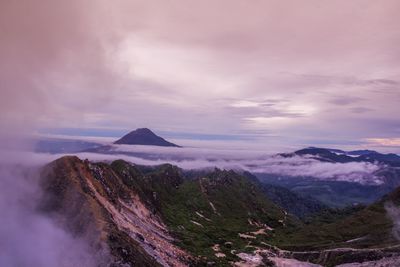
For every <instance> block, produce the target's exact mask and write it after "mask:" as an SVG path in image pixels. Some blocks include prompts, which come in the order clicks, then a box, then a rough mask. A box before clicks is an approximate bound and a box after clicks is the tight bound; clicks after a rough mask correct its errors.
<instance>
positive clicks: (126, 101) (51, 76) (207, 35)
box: [0, 0, 400, 153]
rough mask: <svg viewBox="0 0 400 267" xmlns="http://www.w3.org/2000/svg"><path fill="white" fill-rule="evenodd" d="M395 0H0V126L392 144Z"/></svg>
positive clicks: (398, 123) (251, 141) (398, 90)
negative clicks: (139, 128)
mask: <svg viewBox="0 0 400 267" xmlns="http://www.w3.org/2000/svg"><path fill="white" fill-rule="evenodd" d="M398 10H400V2H399V1H397V0H382V1H372V0H354V1H346V0H337V1H325V0H302V1H289V0H279V1H272V0H263V1H261V0H254V1H247V0H246V1H244V0H233V1H232V0H217V1H215V0H212V1H211V0H205V1H183V0H180V1H178V0H168V1H167V0H166V1H152V0H149V1H123V0H114V1H106V0H96V1H94V0H86V1H81V0H70V1H58V0H42V1H34V0H21V1H1V3H0V31H1V34H0V58H1V61H0V126H1V130H0V131H1V134H2V135H5V136H13V137H15V135H19V134H31V133H35V132H42V133H43V132H44V133H46V132H48V133H58V134H71V133H73V134H78V135H84V134H85V133H91V134H94V135H99V136H116V135H119V134H120V133H123V132H125V131H128V130H132V129H135V128H138V127H148V128H151V129H153V130H155V131H156V132H157V133H160V134H162V135H163V136H166V137H168V138H172V139H174V140H175V139H177V140H197V141H202V140H203V141H207V142H208V144H213V145H216V144H222V143H223V144H224V145H226V144H228V145H229V143H235V144H237V143H240V144H241V145H243V146H248V147H254V146H257V147H263V148H264V147H265V148H268V147H272V146H274V147H282V148H287V147H302V146H308V145H313V146H331V147H341V148H342V147H344V148H346V147H352V148H359V147H360V148H361V147H362V148H364V147H370V148H376V149H378V150H382V151H391V152H397V153H399V152H400V119H399V113H400V105H399V102H400V76H399V75H400V50H399V49H398V47H399V44H400V28H399V27H398V25H400V17H399V16H398Z"/></svg>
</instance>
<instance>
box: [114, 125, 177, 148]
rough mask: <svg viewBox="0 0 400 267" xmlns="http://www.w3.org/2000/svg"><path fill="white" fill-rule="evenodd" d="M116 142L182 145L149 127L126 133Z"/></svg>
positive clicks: (167, 145)
mask: <svg viewBox="0 0 400 267" xmlns="http://www.w3.org/2000/svg"><path fill="white" fill-rule="evenodd" d="M114 144H117V145H147V146H165V147H180V146H178V145H176V144H174V143H171V142H168V141H167V140H165V139H164V138H162V137H160V136H158V135H156V134H155V133H153V132H152V131H151V130H150V129H148V128H138V129H136V130H134V131H132V132H130V133H128V134H126V135H124V136H123V137H122V138H120V139H118V140H117V141H115V142H114Z"/></svg>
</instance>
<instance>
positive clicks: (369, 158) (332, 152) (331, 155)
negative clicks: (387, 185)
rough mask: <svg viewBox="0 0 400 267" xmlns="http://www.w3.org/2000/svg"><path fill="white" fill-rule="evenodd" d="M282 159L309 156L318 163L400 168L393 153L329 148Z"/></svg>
mask: <svg viewBox="0 0 400 267" xmlns="http://www.w3.org/2000/svg"><path fill="white" fill-rule="evenodd" d="M280 155H281V156H283V157H292V156H295V155H298V156H306V155H307V156H311V157H315V159H317V160H320V161H329V162H338V163H346V162H371V163H375V162H379V163H383V164H388V165H390V166H393V167H400V156H399V155H397V154H394V153H389V154H382V153H379V152H376V151H373V150H356V151H344V150H339V149H331V148H319V147H308V148H304V149H300V150H297V151H295V152H293V153H286V154H280Z"/></svg>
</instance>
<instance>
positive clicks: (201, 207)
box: [111, 161, 298, 266]
mask: <svg viewBox="0 0 400 267" xmlns="http://www.w3.org/2000/svg"><path fill="white" fill-rule="evenodd" d="M111 166H112V168H113V169H114V171H115V172H117V173H118V174H120V175H121V176H124V178H123V181H124V182H125V183H126V184H127V185H128V186H131V187H133V188H135V190H138V191H139V192H141V195H142V196H143V197H144V198H146V201H145V202H147V203H151V204H152V205H154V207H156V211H155V212H157V213H159V215H160V216H162V218H163V219H164V221H165V222H166V224H167V225H168V226H169V228H170V230H171V231H172V233H173V234H174V235H175V236H176V237H177V242H178V245H179V246H181V247H182V248H184V249H186V250H188V251H190V252H191V253H192V254H193V255H196V256H198V259H199V261H200V262H201V261H203V262H208V261H213V262H216V263H217V264H218V265H219V266H221V265H227V264H228V263H229V262H230V261H234V260H237V257H236V256H235V253H232V250H234V251H236V253H238V252H252V251H254V250H255V249H256V247H265V246H268V245H267V243H270V239H271V238H272V237H273V236H274V233H275V231H276V229H280V228H286V227H295V226H296V225H297V224H298V221H297V220H296V219H294V217H292V216H290V215H286V214H285V212H284V211H283V210H282V209H281V208H279V207H278V206H276V205H275V204H273V203H272V202H271V201H270V200H268V199H267V197H266V195H265V193H264V192H263V191H262V190H261V187H260V185H259V184H258V183H257V182H256V181H254V180H251V179H249V178H247V177H244V176H241V175H239V174H237V173H235V172H233V171H222V170H218V169H216V170H214V171H213V172H211V173H208V174H205V175H203V174H202V175H200V176H197V177H196V175H194V174H192V178H190V179H189V178H186V177H184V175H183V174H182V171H181V170H180V169H178V168H177V167H174V166H171V165H168V164H166V165H161V166H159V167H157V168H153V169H152V170H149V169H147V170H146V174H143V173H142V172H140V171H139V168H137V167H135V166H132V165H130V164H128V163H125V162H123V161H116V162H114V163H112V165H111ZM269 227H271V228H273V229H274V230H267V229H269ZM260 229H264V231H265V233H263V232H259V233H257V234H256V233H252V232H257V231H259V230H260ZM262 231H263V230H262ZM239 234H244V235H243V236H242V237H240V236H239ZM216 245H217V246H216ZM216 253H223V254H225V257H216Z"/></svg>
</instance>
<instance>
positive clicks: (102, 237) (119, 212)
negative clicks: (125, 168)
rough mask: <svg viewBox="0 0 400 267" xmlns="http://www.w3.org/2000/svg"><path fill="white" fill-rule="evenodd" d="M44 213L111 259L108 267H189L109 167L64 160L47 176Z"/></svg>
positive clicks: (164, 231)
mask: <svg viewBox="0 0 400 267" xmlns="http://www.w3.org/2000/svg"><path fill="white" fill-rule="evenodd" d="M42 176H43V178H42V182H41V183H42V188H43V189H44V192H45V194H44V196H43V199H42V201H41V203H42V204H41V207H40V208H41V210H42V211H43V212H46V213H48V214H50V215H51V216H53V217H54V219H55V220H56V221H57V222H58V224H60V225H61V226H62V227H64V228H65V229H67V230H68V231H69V232H70V233H72V234H73V235H74V236H76V237H82V238H85V239H86V240H88V241H89V242H90V244H91V247H92V248H93V252H94V253H96V254H98V253H102V254H105V253H106V254H108V256H105V258H108V259H107V260H105V261H104V266H186V265H187V264H188V262H189V258H190V256H189V254H188V253H186V252H185V251H183V250H181V249H179V248H178V247H176V246H175V245H173V241H174V239H173V238H172V237H171V236H170V235H169V233H168V231H167V228H166V227H165V225H164V224H163V223H162V221H161V219H160V218H159V217H158V215H157V214H154V213H153V212H151V211H150V210H149V209H148V207H147V206H146V204H144V203H143V201H142V199H141V198H140V197H139V195H138V193H137V192H135V191H133V190H132V189H130V188H128V187H127V186H126V185H125V184H124V183H123V181H122V180H121V179H120V178H119V177H118V176H117V175H116V174H115V173H114V172H113V171H112V170H111V168H109V167H108V166H107V165H106V164H92V163H89V162H87V161H81V160H80V159H79V158H77V157H63V158H61V159H59V160H56V161H54V162H53V163H51V164H49V165H48V166H47V167H46V168H45V169H44V171H43V175H42Z"/></svg>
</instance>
